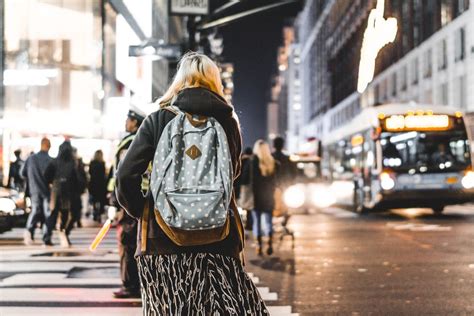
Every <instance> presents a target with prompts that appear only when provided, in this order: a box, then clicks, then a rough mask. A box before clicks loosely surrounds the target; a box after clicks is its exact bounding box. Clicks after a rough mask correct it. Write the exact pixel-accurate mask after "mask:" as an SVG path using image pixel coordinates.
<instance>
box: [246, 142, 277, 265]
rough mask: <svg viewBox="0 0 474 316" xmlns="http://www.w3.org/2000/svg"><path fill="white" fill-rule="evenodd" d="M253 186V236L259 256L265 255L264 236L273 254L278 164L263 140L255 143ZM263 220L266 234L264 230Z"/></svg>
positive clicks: (269, 250)
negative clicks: (273, 220) (273, 222)
mask: <svg viewBox="0 0 474 316" xmlns="http://www.w3.org/2000/svg"><path fill="white" fill-rule="evenodd" d="M253 153H254V159H253V165H252V175H253V179H252V185H253V194H254V209H253V211H252V217H253V235H254V238H256V241H257V254H258V255H260V256H261V255H263V235H266V236H267V238H268V245H267V251H266V252H267V254H268V255H271V254H272V253H273V224H272V218H273V215H272V213H273V208H274V207H275V199H274V195H275V189H276V186H277V177H276V174H277V167H278V165H277V162H276V161H275V159H274V158H273V156H272V154H271V151H270V146H269V145H268V143H267V142H265V141H263V140H258V141H257V142H255V146H254V148H253ZM262 219H263V225H264V227H265V232H263V230H262Z"/></svg>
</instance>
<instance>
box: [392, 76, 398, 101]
mask: <svg viewBox="0 0 474 316" xmlns="http://www.w3.org/2000/svg"><path fill="white" fill-rule="evenodd" d="M392 96H394V97H395V96H397V73H396V72H394V73H393V74H392Z"/></svg>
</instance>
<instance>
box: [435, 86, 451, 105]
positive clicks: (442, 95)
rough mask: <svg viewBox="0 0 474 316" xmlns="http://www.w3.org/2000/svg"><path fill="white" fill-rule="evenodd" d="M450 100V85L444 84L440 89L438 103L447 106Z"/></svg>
mask: <svg viewBox="0 0 474 316" xmlns="http://www.w3.org/2000/svg"><path fill="white" fill-rule="evenodd" d="M448 99H449V94H448V83H443V84H441V85H440V86H439V88H438V97H437V103H439V104H444V105H447V104H448Z"/></svg>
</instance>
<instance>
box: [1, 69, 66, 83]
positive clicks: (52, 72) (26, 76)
mask: <svg viewBox="0 0 474 316" xmlns="http://www.w3.org/2000/svg"><path fill="white" fill-rule="evenodd" d="M58 73H59V71H58V70H57V69H26V70H17V69H7V70H5V71H4V78H3V84H4V85H5V86H47V85H48V84H49V79H48V78H54V77H56V76H57V75H58Z"/></svg>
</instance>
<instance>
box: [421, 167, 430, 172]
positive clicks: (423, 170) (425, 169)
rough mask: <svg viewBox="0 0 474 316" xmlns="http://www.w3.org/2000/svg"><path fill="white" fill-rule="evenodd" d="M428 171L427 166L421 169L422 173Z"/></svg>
mask: <svg viewBox="0 0 474 316" xmlns="http://www.w3.org/2000/svg"><path fill="white" fill-rule="evenodd" d="M426 171H428V167H426V166H422V167H420V172H426Z"/></svg>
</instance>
